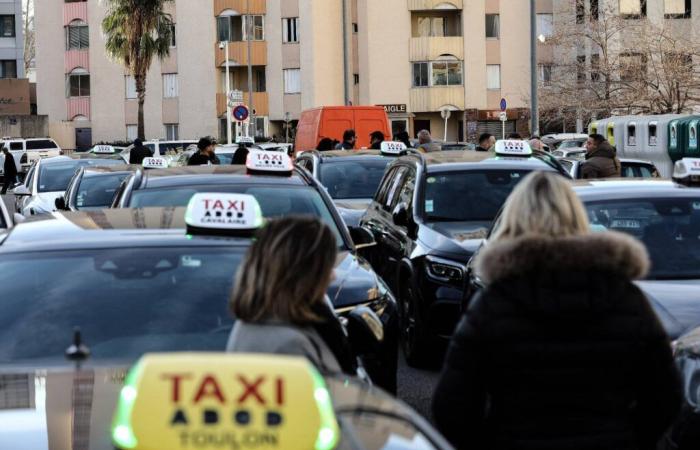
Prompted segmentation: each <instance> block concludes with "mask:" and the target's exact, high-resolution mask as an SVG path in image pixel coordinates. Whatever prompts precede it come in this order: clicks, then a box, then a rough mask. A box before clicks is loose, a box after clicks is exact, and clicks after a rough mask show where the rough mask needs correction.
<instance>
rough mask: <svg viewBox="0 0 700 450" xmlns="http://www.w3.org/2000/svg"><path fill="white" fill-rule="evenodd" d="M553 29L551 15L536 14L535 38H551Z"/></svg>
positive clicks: (552, 17)
mask: <svg viewBox="0 0 700 450" xmlns="http://www.w3.org/2000/svg"><path fill="white" fill-rule="evenodd" d="M553 28H554V15H553V14H537V36H544V37H546V38H548V37H552V33H553Z"/></svg>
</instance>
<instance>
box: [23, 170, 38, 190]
mask: <svg viewBox="0 0 700 450" xmlns="http://www.w3.org/2000/svg"><path fill="white" fill-rule="evenodd" d="M35 172H36V166H35V165H33V166H32V167H31V168H30V169H29V172H28V173H27V178H25V180H24V186H25V187H26V188H27V189H31V188H32V182H33V181H34V173H35Z"/></svg>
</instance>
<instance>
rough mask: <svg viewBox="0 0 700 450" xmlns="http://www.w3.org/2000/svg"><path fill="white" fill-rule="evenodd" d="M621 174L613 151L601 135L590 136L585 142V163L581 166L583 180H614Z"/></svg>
mask: <svg viewBox="0 0 700 450" xmlns="http://www.w3.org/2000/svg"><path fill="white" fill-rule="evenodd" d="M621 173H622V166H621V165H620V160H619V159H617V155H616V154H615V149H614V148H612V146H611V145H610V143H608V141H607V139H605V137H604V136H603V135H601V134H591V135H590V136H589V137H588V140H587V141H586V161H585V162H584V163H583V164H581V176H582V177H583V178H614V177H619V176H620V175H621Z"/></svg>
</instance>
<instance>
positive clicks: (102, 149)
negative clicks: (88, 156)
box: [92, 145, 117, 155]
mask: <svg viewBox="0 0 700 450" xmlns="http://www.w3.org/2000/svg"><path fill="white" fill-rule="evenodd" d="M116 152H117V150H116V149H115V148H114V147H113V146H111V145H96V146H94V147H93V148H92V153H94V154H96V155H106V154H112V153H116Z"/></svg>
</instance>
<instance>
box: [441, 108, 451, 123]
mask: <svg viewBox="0 0 700 450" xmlns="http://www.w3.org/2000/svg"><path fill="white" fill-rule="evenodd" d="M440 115H441V116H442V118H443V119H445V120H447V119H449V118H450V116H452V111H450V110H449V109H447V108H442V109H441V110H440Z"/></svg>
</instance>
